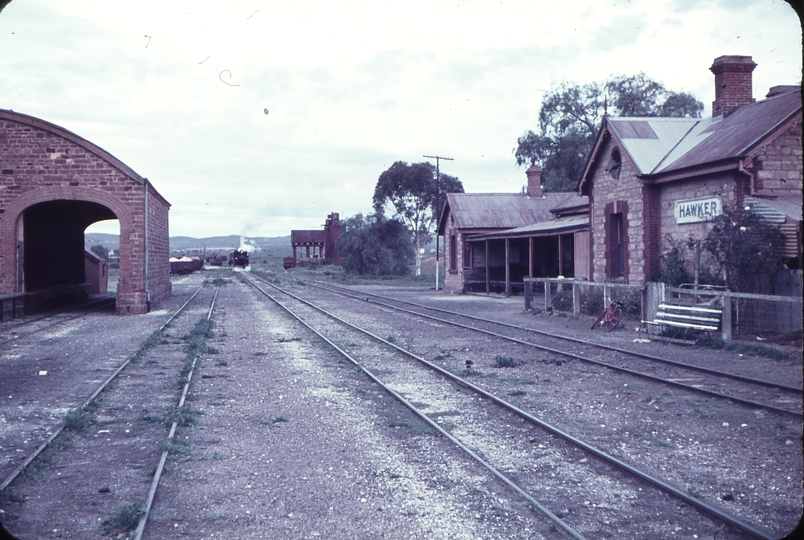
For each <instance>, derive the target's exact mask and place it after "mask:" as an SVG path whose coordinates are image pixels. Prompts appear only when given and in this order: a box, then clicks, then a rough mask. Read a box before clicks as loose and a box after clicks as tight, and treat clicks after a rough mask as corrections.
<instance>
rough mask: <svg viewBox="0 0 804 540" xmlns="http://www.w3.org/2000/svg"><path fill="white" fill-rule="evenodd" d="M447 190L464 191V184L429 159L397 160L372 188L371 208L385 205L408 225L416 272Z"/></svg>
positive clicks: (382, 208) (378, 210) (381, 209)
mask: <svg viewBox="0 0 804 540" xmlns="http://www.w3.org/2000/svg"><path fill="white" fill-rule="evenodd" d="M447 193H463V184H461V181H460V180H458V179H457V178H456V177H454V176H450V175H448V174H444V173H440V174H438V175H437V174H436V168H435V167H433V165H432V164H430V163H413V164H410V165H409V164H407V163H406V162H404V161H397V162H396V163H394V164H393V165H391V166H390V167H389V168H388V169H387V170H386V171H385V172H383V173H382V174H381V175H380V178H379V179H378V180H377V186H376V187H375V188H374V201H373V204H374V212H375V213H376V214H377V215H380V216H381V215H384V212H385V210H386V209H389V210H393V213H394V214H395V215H396V217H397V218H398V219H400V220H401V221H402V222H403V223H404V224H405V227H407V229H408V232H409V233H410V235H411V241H412V243H413V246H414V248H415V250H416V275H417V276H420V275H421V269H422V256H421V251H422V248H423V247H424V246H426V245H427V244H428V243H429V242H430V241H431V240H432V232H433V230H434V228H435V225H436V223H437V222H438V214H439V212H440V210H441V207H442V206H443V204H444V201H445V200H446V194H447Z"/></svg>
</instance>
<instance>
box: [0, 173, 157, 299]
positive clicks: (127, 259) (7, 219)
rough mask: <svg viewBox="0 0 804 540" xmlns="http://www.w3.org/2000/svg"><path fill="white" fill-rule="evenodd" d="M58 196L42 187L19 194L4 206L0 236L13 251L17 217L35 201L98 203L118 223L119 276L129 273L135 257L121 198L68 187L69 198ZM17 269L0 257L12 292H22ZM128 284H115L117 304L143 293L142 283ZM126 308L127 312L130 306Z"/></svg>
mask: <svg viewBox="0 0 804 540" xmlns="http://www.w3.org/2000/svg"><path fill="white" fill-rule="evenodd" d="M61 195H64V194H63V193H54V191H53V190H51V189H46V188H38V189H35V190H33V191H29V192H27V193H24V194H22V195H20V196H19V197H18V198H17V199H15V200H14V201H13V202H12V203H11V204H10V205H9V206H8V207H7V208H6V209H5V213H4V214H3V219H2V220H0V238H3V239H6V238H9V239H13V241H14V250H15V253H16V249H17V239H18V238H19V224H20V218H21V217H22V215H23V213H24V212H25V210H26V209H28V208H31V207H32V206H34V205H36V204H40V203H46V202H52V201H83V202H92V203H96V204H100V205H102V206H105V207H106V208H108V209H109V210H111V211H112V213H113V214H114V215H115V217H116V218H117V220H118V222H119V223H120V275H121V276H130V275H132V273H133V270H134V269H133V259H134V258H135V257H133V256H132V255H133V250H132V243H131V241H130V238H131V236H132V233H133V232H134V220H133V217H132V215H131V211H130V210H129V209H128V208H127V207H126V205H125V204H124V203H123V201H121V200H120V199H119V198H118V197H115V196H114V195H112V194H109V193H106V192H103V191H99V190H93V189H89V188H80V187H76V188H73V189H71V190H70V192H69V194H68V195H69V197H63V196H61ZM19 272H20V269H19V267H18V265H17V261H16V257H15V258H11V259H10V260H9V257H3V258H2V259H0V276H9V277H11V276H13V278H12V279H13V283H14V287H15V289H16V290H15V291H14V292H24V291H22V290H19V286H18V284H19V281H20V280H19ZM128 285H129V286H130V288H131V290H126V289H127V287H125V286H121V287H118V291H117V295H118V298H117V303H118V306H120V307H122V306H125V305H127V302H126V301H125V297H126V296H128V295H131V294H132V293H135V292H136V291H142V292H144V284H143V283H141V282H140V283H132V282H131V281H130V280H129V283H128ZM121 300H122V301H121ZM124 309H125V308H124ZM127 311H130V309H128V310H127Z"/></svg>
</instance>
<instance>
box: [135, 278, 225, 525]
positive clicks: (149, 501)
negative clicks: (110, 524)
mask: <svg viewBox="0 0 804 540" xmlns="http://www.w3.org/2000/svg"><path fill="white" fill-rule="evenodd" d="M219 290H220V287H215V295H214V296H213V297H212V303H211V304H210V306H209V311H208V312H207V321H210V320H212V312H213V311H214V309H215V301H216V300H217V299H218V291H219ZM197 362H198V357H195V358H193V363H192V364H191V366H190V371H189V372H188V374H187V381H186V382H185V383H184V388H183V389H182V392H181V397H180V398H179V405H178V407H179V408H181V407H183V406H184V401H185V399H186V398H187V392H188V391H189V390H190V383H191V382H192V380H193V373H194V372H195V366H196V363H197ZM178 426H179V423H178V422H173V424H172V425H171V426H170V431H169V432H168V436H167V440H168V442H170V441H171V440H173V437H174V436H175V435H176V429H177V428H178ZM169 453H170V450H168V449H167V448H165V449H164V450H163V451H162V455H161V456H160V457H159V464H158V465H157V467H156V472H155V473H154V477H153V480H151V488H150V489H149V490H148V496H147V497H146V499H145V507H144V509H143V511H142V514H140V520H139V522H138V523H137V529H136V532H135V533H134V539H133V540H141V539H142V535H143V533H145V526H146V524H147V523H148V517H149V516H150V515H151V509H152V508H153V504H154V498H155V497H156V490H157V488H158V487H159V482H160V480H161V479H162V472H163V471H164V469H165V463H166V462H167V458H168V454H169Z"/></svg>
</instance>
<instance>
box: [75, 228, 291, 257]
mask: <svg viewBox="0 0 804 540" xmlns="http://www.w3.org/2000/svg"><path fill="white" fill-rule="evenodd" d="M243 239H245V242H246V243H247V244H248V245H250V246H254V247H255V248H256V249H257V250H258V251H267V252H271V254H272V255H274V254H275V255H281V254H284V253H287V252H292V248H291V246H290V236H289V235H288V236H276V237H270V238H269V237H264V236H240V235H236V234H232V235H229V236H210V237H207V238H193V237H191V236H171V237H170V252H171V254H174V253H176V252H192V253H193V254H196V253H197V252H198V253H201V252H203V251H205V250H206V252H207V253H211V252H220V253H221V254H223V253H229V252H230V251H233V250H235V249H237V248H239V247H240V242H241V240H243ZM96 245H101V246H103V247H105V248H106V249H108V250H110V251H111V250H115V249H119V248H120V238H119V235H117V234H107V233H90V234H88V235H86V236H85V237H84V247H85V248H86V249H89V248H91V247H92V246H96Z"/></svg>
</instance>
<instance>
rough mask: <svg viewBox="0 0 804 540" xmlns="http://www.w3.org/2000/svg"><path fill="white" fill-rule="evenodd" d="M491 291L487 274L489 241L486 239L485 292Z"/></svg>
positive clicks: (489, 277)
mask: <svg viewBox="0 0 804 540" xmlns="http://www.w3.org/2000/svg"><path fill="white" fill-rule="evenodd" d="M490 292H491V276H490V275H489V241H488V240H486V294H489V293H490Z"/></svg>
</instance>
